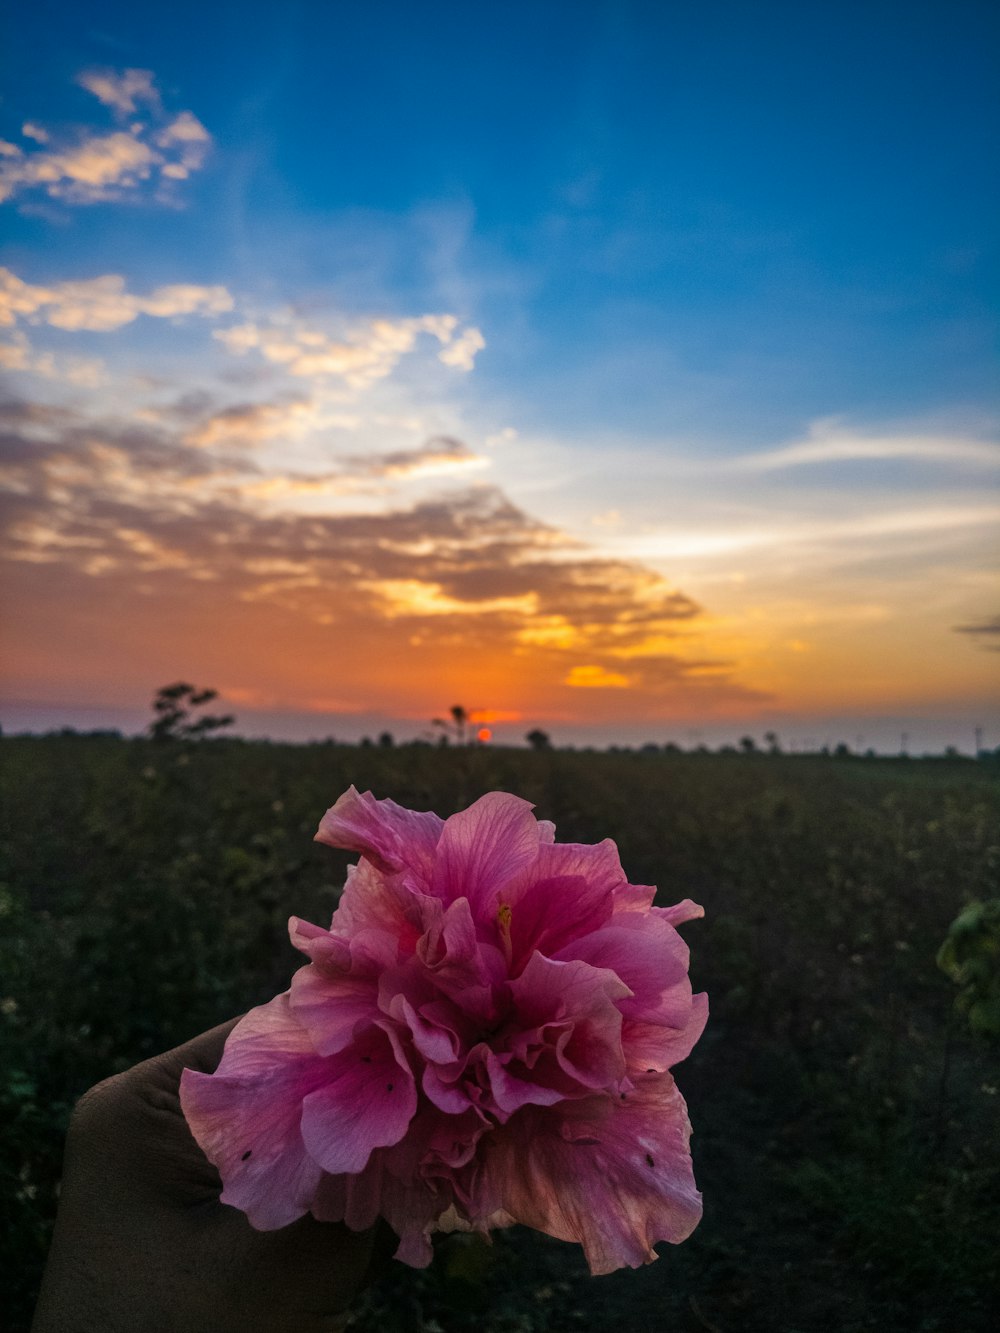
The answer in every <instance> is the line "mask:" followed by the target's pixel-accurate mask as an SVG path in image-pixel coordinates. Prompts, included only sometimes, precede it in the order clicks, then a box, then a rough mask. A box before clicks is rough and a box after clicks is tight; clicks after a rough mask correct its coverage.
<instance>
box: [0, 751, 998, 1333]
mask: <svg viewBox="0 0 1000 1333" xmlns="http://www.w3.org/2000/svg"><path fill="white" fill-rule="evenodd" d="M2 758H3V765H2V770H3V776H2V796H3V812H4V813H3V821H4V822H3V827H2V834H0V837H2V849H0V850H2V858H3V868H2V879H3V884H2V888H0V1121H2V1123H3V1125H4V1132H3V1140H2V1142H3V1146H2V1159H0V1165H2V1172H3V1195H4V1200H5V1202H4V1210H3V1213H4V1215H3V1224H2V1225H3V1231H2V1247H3V1253H2V1255H0V1272H2V1273H3V1275H4V1276H3V1279H2V1281H3V1283H4V1286H5V1287H6V1290H4V1291H3V1292H2V1293H0V1306H2V1307H3V1308H4V1309H5V1310H6V1311H7V1312H8V1316H7V1317H8V1325H7V1326H9V1327H10V1328H11V1329H18V1328H24V1327H26V1326H27V1324H28V1322H29V1320H30V1310H31V1306H32V1302H33V1298H34V1292H35V1289H36V1286H37V1281H38V1278H39V1275H40V1272H41V1267H42V1264H43V1262H44V1256H45V1251H46V1247H47V1243H48V1237H49V1232H50V1227H51V1221H52V1218H53V1215H54V1212H55V1207H56V1200H57V1189H58V1180H59V1171H60V1156H61V1149H62V1136H63V1133H64V1130H65V1126H66V1122H67V1118H68V1115H69V1112H70V1109H71V1107H72V1105H73V1102H74V1101H75V1099H76V1098H77V1097H78V1096H79V1095H80V1094H81V1093H82V1092H83V1091H84V1090H85V1089H86V1088H87V1087H89V1086H90V1085H91V1084H92V1083H94V1082H96V1081H98V1080H99V1079H101V1078H103V1077H105V1076H106V1075H108V1074H110V1073H113V1072H115V1071H117V1070H121V1069H124V1068H126V1067H128V1066H129V1065H131V1064H133V1063H134V1062H136V1061H137V1060H141V1059H143V1058H144V1057H146V1056H148V1055H151V1054H154V1053H156V1052H158V1051H161V1050H164V1049H166V1048H168V1047H170V1046H173V1045H176V1044H178V1043H179V1042H182V1041H184V1040H185V1039H187V1038H188V1037H190V1036H192V1035H194V1034H195V1033H196V1032H199V1031H201V1030H203V1029H205V1028H208V1027H211V1026H213V1025H214V1024H216V1023H218V1022H220V1021H222V1020H223V1019H225V1018H228V1017H230V1016H231V1015H233V1014H236V1013H239V1012H242V1011H243V1010H245V1009H247V1008H248V1007H249V1006H251V1005H253V1004H256V1003H259V1002H261V1001H263V1000H266V999H268V998H269V997H270V996H271V995H273V994H274V993H276V992H277V991H279V990H282V989H284V988H285V986H286V985H287V983H288V980H289V978H290V976H291V974H292V971H293V970H294V968H295V967H296V966H297V965H298V962H299V961H300V960H299V958H298V955H296V954H295V953H294V951H293V950H292V949H291V947H290V945H289V944H288V941H287V936H286V930H285V926H286V921H287V918H288V916H289V915H290V914H291V913H292V912H294V913H296V914H298V915H301V916H303V917H306V918H308V919H310V920H313V921H317V922H320V923H322V924H324V925H325V924H327V922H328V920H329V916H330V913H331V912H332V910H333V907H334V906H335V903H336V899H337V894H338V892H339V888H340V886H341V884H342V883H343V876H344V868H345V866H346V864H347V863H348V860H349V859H350V858H348V857H347V856H339V855H338V854H336V853H331V852H330V851H329V849H327V848H324V847H320V846H317V845H315V844H314V843H313V842H312V835H313V833H314V831H315V828H316V825H317V823H318V820H319V818H320V816H321V814H322V813H323V811H324V810H325V809H326V808H327V806H329V805H330V804H332V803H333V801H334V800H335V799H336V797H337V796H338V795H339V794H340V793H341V792H342V791H343V790H344V789H345V788H346V787H347V786H348V785H349V784H350V783H354V784H355V785H356V786H358V787H359V788H360V789H362V790H364V789H366V788H370V789H371V790H372V791H374V793H375V794H376V795H378V796H391V797H392V798H393V799H394V800H396V801H398V802H400V803H401V804H404V805H408V806H413V807H415V808H423V809H427V808H431V809H434V810H436V811H437V812H438V813H439V814H441V815H448V814H450V813H452V812H453V811H455V810H456V809H459V808H461V807H462V806H464V805H466V804H468V802H470V801H471V800H473V799H475V798H476V797H477V796H479V795H481V794H482V793H483V792H485V791H489V790H494V789H502V790H507V791H512V792H515V793H517V794H518V795H521V796H524V797H527V798H528V799H529V800H531V801H533V802H534V803H535V804H536V806H537V812H538V814H539V816H540V817H544V818H550V819H553V820H555V822H556V826H557V836H558V837H559V839H560V840H561V841H582V842H592V841H597V840H600V839H601V838H604V837H611V838H614V839H615V840H616V842H617V843H618V846H619V849H620V852H621V857H622V862H623V865H624V867H625V869H626V872H627V873H628V875H629V878H630V879H631V880H632V881H633V882H639V883H655V884H657V885H658V886H659V899H658V900H659V901H660V902H663V903H669V902H674V901H676V900H678V899H680V898H683V897H692V898H694V899H695V900H696V901H698V902H701V903H702V904H703V905H704V907H705V911H706V917H705V920H704V921H701V922H692V923H691V924H689V925H687V926H686V927H684V935H685V937H686V939H687V941H688V942H689V944H690V946H691V953H692V963H691V972H692V978H693V981H694V983H695V988H696V989H699V990H702V989H704V990H707V991H708V992H709V995H710V1001H711V1013H712V1017H711V1020H710V1023H709V1027H708V1030H707V1032H706V1034H705V1037H704V1038H703V1040H702V1041H701V1043H700V1045H699V1046H698V1047H697V1048H696V1050H695V1052H694V1054H693V1056H692V1057H691V1058H690V1059H689V1060H688V1061H687V1062H686V1063H684V1064H683V1065H681V1066H679V1067H678V1069H677V1070H676V1071H675V1073H676V1076H677V1081H678V1083H679V1085H680V1087H681V1090H682V1091H683V1093H684V1095H685V1096H686V1098H687V1099H688V1103H689V1107H690V1113H691V1119H692V1122H693V1125H694V1139H693V1152H694V1158H695V1170H696V1176H697V1179H698V1182H699V1185H700V1187H701V1189H702V1190H703V1193H704V1196H705V1216H704V1220H703V1222H702V1224H701V1226H700V1228H699V1229H698V1231H697V1232H696V1233H695V1234H694V1236H693V1237H692V1238H691V1239H690V1240H689V1241H688V1242H687V1243H686V1244H685V1245H683V1246H681V1247H678V1248H671V1247H669V1246H663V1247H661V1258H660V1261H659V1262H658V1263H657V1264H654V1265H651V1266H649V1267H648V1268H645V1269H643V1270H641V1271H639V1272H635V1273H632V1272H624V1273H619V1274H616V1275H613V1276H611V1277H608V1278H602V1279H593V1280H591V1279H590V1278H589V1277H587V1276H586V1271H585V1268H584V1265H583V1263H582V1261H581V1258H580V1255H579V1253H578V1251H577V1249H576V1247H573V1246H568V1245H564V1244H561V1243H559V1242H556V1241H548V1240H547V1239H545V1238H541V1237H539V1236H537V1235H536V1234H534V1233H527V1232H523V1231H520V1230H518V1229H513V1230H512V1231H510V1232H508V1233H503V1234H501V1235H499V1236H498V1237H497V1239H496V1243H495V1245H494V1246H493V1247H492V1248H490V1249H488V1248H486V1247H485V1246H482V1245H480V1244H479V1243H478V1242H472V1241H469V1240H468V1239H467V1238H461V1237H456V1238H453V1239H447V1240H444V1241H443V1242H442V1243H441V1245H440V1249H439V1252H438V1255H437V1258H436V1259H435V1263H434V1265H433V1266H432V1268H431V1269H430V1270H428V1272H426V1273H413V1272H411V1271H410V1270H407V1269H404V1268H402V1267H401V1266H400V1265H393V1267H392V1270H391V1271H390V1273H389V1274H388V1275H387V1277H386V1278H385V1279H384V1281H383V1282H382V1283H381V1285H380V1286H379V1287H378V1288H376V1289H375V1290H374V1291H373V1292H372V1293H371V1294H370V1296H369V1297H368V1298H367V1299H366V1301H365V1303H364V1304H363V1306H362V1308H360V1309H359V1310H358V1313H357V1315H356V1318H355V1322H354V1325H353V1327H354V1328H356V1329H358V1330H362V1331H363V1333H374V1331H375V1330H379V1331H382V1333H397V1331H398V1333H440V1330H444V1333H451V1331H452V1330H465V1329H476V1330H479V1333H521V1331H523V1333H535V1331H536V1330H537V1331H538V1333H541V1331H542V1330H561V1329H616V1330H621V1333H644V1331H645V1330H668V1329H669V1330H682V1331H684V1330H691V1331H692V1333H697V1331H698V1330H702V1329H708V1330H725V1331H726V1333H729V1331H730V1330H741V1333H742V1331H744V1330H746V1331H749V1333H753V1331H754V1330H781V1331H783V1333H794V1331H795V1330H811V1329H831V1330H840V1329H843V1330H854V1329H869V1328H870V1329H882V1330H885V1329H899V1330H903V1329H906V1330H928V1331H930V1330H942V1333H956V1331H959V1330H970V1331H971V1330H978V1329H986V1328H988V1327H992V1326H993V1325H992V1322H991V1316H995V1314H996V1310H995V1307H992V1308H991V1302H992V1301H993V1299H994V1298H995V1293H996V1291H997V1290H998V1283H1000V1272H998V1263H997V1237H998V1235H1000V1143H998V1139H1000V1135H998V1120H1000V1117H998V1109H1000V1069H998V1061H997V1048H996V1045H993V1046H991V1045H990V1044H989V1042H988V1040H987V1038H985V1037H983V1036H977V1035H975V1034H973V1033H971V1032H970V1031H969V1030H968V1026H967V1024H966V1022H965V1019H964V1017H963V1016H962V1015H961V1014H957V1013H956V1012H955V1009H954V999H955V994H956V988H955V986H954V984H953V983H952V981H950V980H949V979H948V977H946V976H945V975H944V974H943V973H942V972H941V971H940V969H939V968H938V967H937V966H936V963H935V956H936V953H937V951H938V949H939V947H940V945H941V944H942V941H943V940H944V938H945V936H946V934H947V931H948V928H949V925H950V924H951V922H952V921H953V920H954V918H955V917H956V916H957V914H958V913H959V912H960V910H961V909H962V907H963V905H964V904H966V903H967V902H969V901H970V900H974V899H988V898H990V897H992V896H995V895H996V892H997V889H996V885H997V882H998V879H1000V874H998V872H1000V782H998V776H1000V772H998V768H997V766H996V761H995V760H994V759H982V760H980V761H979V762H975V761H971V760H960V759H933V760H932V759H928V760H905V759H899V760H880V759H868V760H862V759H854V758H847V757H841V758H834V757H819V756H778V755H764V754H707V753H706V754H679V753H678V754H669V753H664V752H650V753H639V752H632V753H618V754H615V753H583V752H570V751H543V752H538V753H535V752H530V751H523V750H522V751H518V750H502V749H497V750H489V749H476V748H464V749H460V748H458V747H451V748H448V749H439V748H432V747H429V746H405V747H388V746H387V747H378V746H370V747H354V746H346V745H335V744H327V745H312V746H291V745H277V744H263V743H261V744H256V743H245V742H239V741H230V740H226V741H223V740H216V741H213V742H211V743H202V744H185V743H178V742H175V743H169V744H161V745H157V744H155V743H152V742H149V741H137V740H131V741H126V740H121V739H115V738H110V737H109V738H95V737H74V736H67V737H48V738H27V737H25V738H13V739H4V740H3V742H2Z"/></svg>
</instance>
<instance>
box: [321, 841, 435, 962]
mask: <svg viewBox="0 0 1000 1333" xmlns="http://www.w3.org/2000/svg"><path fill="white" fill-rule="evenodd" d="M434 905H435V904H434V900H433V899H427V898H426V897H425V896H424V895H422V894H419V893H414V892H413V891H412V890H411V889H410V888H409V887H408V886H407V884H406V883H405V881H404V876H402V875H397V874H393V873H384V872H383V871H381V870H379V869H378V868H377V867H376V866H374V865H373V864H371V862H369V861H361V862H360V864H358V865H356V866H351V867H350V868H349V869H348V871H347V882H346V883H345V885H344V892H343V893H342V894H341V897H340V902H339V903H338V905H337V910H336V911H335V912H334V914H333V920H332V921H331V922H330V929H331V931H333V932H334V933H335V934H337V935H340V936H342V937H343V938H345V939H348V940H349V941H350V942H351V944H352V945H354V944H357V943H360V942H361V940H362V938H363V939H364V942H365V951H366V953H367V954H369V955H370V956H371V958H372V959H373V960H374V961H375V962H376V963H377V964H379V965H385V963H387V962H389V961H390V960H395V959H396V958H397V957H400V956H404V955H406V954H410V953H412V952H413V950H414V949H415V948H416V944H417V940H418V939H419V938H420V936H421V935H422V934H423V933H424V931H425V930H426V929H427V925H428V924H429V923H428V921H427V920H426V919H425V918H426V916H427V913H428V911H433V907H434Z"/></svg>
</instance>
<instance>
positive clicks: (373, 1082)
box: [302, 1025, 417, 1175]
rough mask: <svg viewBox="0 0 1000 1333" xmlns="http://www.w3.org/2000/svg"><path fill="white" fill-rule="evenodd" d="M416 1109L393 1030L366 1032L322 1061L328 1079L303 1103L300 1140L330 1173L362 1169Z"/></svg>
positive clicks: (395, 1137) (403, 1128) (400, 1134)
mask: <svg viewBox="0 0 1000 1333" xmlns="http://www.w3.org/2000/svg"><path fill="white" fill-rule="evenodd" d="M416 1109H417V1090H416V1086H415V1084H414V1081H413V1074H412V1072H411V1070H410V1067H409V1065H408V1064H407V1061H406V1057H405V1055H404V1054H403V1052H402V1049H401V1047H400V1044H399V1039H398V1037H397V1036H396V1034H395V1031H394V1030H393V1029H392V1028H391V1027H389V1026H388V1025H385V1026H384V1027H383V1026H376V1027H372V1028H369V1029H368V1031H367V1032H365V1033H363V1034H361V1035H360V1036H359V1037H358V1038H357V1039H356V1040H355V1042H354V1043H353V1045H351V1046H349V1047H348V1048H347V1049H346V1050H343V1051H341V1052H340V1054H339V1055H334V1056H331V1057H330V1058H329V1059H328V1061H327V1077H326V1079H325V1081H324V1083H323V1085H322V1087H318V1088H316V1089H315V1091H312V1092H310V1093H309V1094H308V1096H307V1097H306V1098H305V1099H304V1101H303V1103H302V1140H303V1142H304V1143H305V1146H306V1150H307V1151H308V1153H309V1155H310V1156H311V1157H312V1158H313V1160H314V1161H315V1162H318V1163H319V1165H320V1166H321V1167H322V1168H323V1170H324V1171H328V1172H330V1174H331V1175H338V1174H339V1173H340V1172H343V1171H349V1172H356V1171H361V1170H363V1169H364V1167H365V1164H366V1163H367V1161H368V1158H369V1157H370V1156H371V1153H372V1150H373V1149H374V1148H384V1147H386V1146H387V1145H388V1144H392V1143H398V1142H399V1140H400V1139H401V1138H402V1137H403V1135H404V1134H405V1133H406V1127H407V1125H408V1124H409V1123H410V1121H411V1120H412V1118H413V1114H414V1112H415V1111H416Z"/></svg>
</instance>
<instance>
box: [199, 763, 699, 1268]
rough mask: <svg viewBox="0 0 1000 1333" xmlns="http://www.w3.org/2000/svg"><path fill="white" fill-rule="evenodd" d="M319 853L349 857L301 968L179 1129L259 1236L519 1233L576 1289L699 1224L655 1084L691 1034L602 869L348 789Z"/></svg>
mask: <svg viewBox="0 0 1000 1333" xmlns="http://www.w3.org/2000/svg"><path fill="white" fill-rule="evenodd" d="M316 837H317V840H318V841H320V842H324V843H328V844H330V846H333V847H342V848H347V849H349V850H352V851H357V852H360V853H361V859H360V861H359V863H358V864H357V865H356V866H352V867H351V869H350V871H349V872H348V878H347V883H346V886H345V888H344V892H343V895H342V897H341V899H340V902H339V904H338V906H337V910H336V911H335V912H334V914H333V920H332V922H331V923H330V928H329V929H325V928H323V927H321V926H314V925H310V924H309V923H308V922H306V921H301V920H299V919H298V918H297V917H292V919H291V921H290V923H289V930H290V933H291V938H292V942H293V943H294V944H295V945H296V947H297V948H299V949H300V950H301V951H302V952H303V953H304V954H305V955H306V956H307V957H308V958H309V959H310V961H309V963H308V964H307V965H306V966H304V967H302V968H301V969H300V970H299V971H298V972H297V973H296V974H295V976H294V977H293V979H292V984H291V987H290V989H289V990H288V991H287V992H285V994H283V995H279V996H277V997H276V998H275V999H273V1000H271V1001H270V1003H268V1004H265V1005H262V1006H261V1007H260V1008H257V1009H254V1010H252V1011H251V1012H250V1013H249V1014H247V1015H246V1017H245V1018H244V1019H243V1020H242V1021H241V1022H240V1023H239V1024H238V1025H237V1026H236V1028H234V1030H233V1032H232V1034H231V1035H230V1037H229V1039H228V1041H227V1043H226V1049H225V1052H224V1054H223V1057H222V1061H221V1063H220V1065H219V1067H218V1069H217V1070H216V1072H215V1073H214V1074H202V1073H198V1072H195V1071H193V1070H185V1072H184V1076H183V1079H182V1082H181V1104H182V1106H183V1109H184V1113H185V1115H186V1117H187V1120H188V1123H189V1125H190V1127H191V1130H192V1132H193V1134H194V1137H195V1138H196V1140H197V1141H198V1143H199V1144H200V1145H201V1147H202V1149H203V1151H204V1152H205V1154H206V1156H207V1157H208V1158H209V1159H210V1160H211V1161H212V1162H213V1163H214V1164H215V1165H216V1167H217V1168H218V1170H219V1173H220V1175H221V1177H222V1182H223V1192H222V1196H221V1197H222V1200H223V1202H225V1203H228V1204H232V1205H234V1206H235V1207H237V1208H241V1209H242V1210H243V1211H244V1212H245V1213H246V1214H247V1216H248V1218H249V1219H250V1222H251V1223H252V1225H253V1226H255V1227H257V1228H260V1229H262V1230H269V1229H273V1228H276V1227H282V1226H286V1225H287V1224H288V1223H290V1222H293V1221H294V1220H295V1219H296V1218H298V1217H301V1216H302V1215H303V1214H304V1213H307V1212H310V1213H312V1214H313V1215H314V1216H315V1217H317V1218H319V1219H320V1220H322V1221H344V1222H346V1223H347V1225H348V1226H349V1227H352V1228H354V1229H355V1230H361V1229H363V1228H365V1227H369V1226H371V1225H373V1224H374V1222H375V1221H376V1219H377V1218H378V1217H380V1216H381V1217H383V1218H385V1220H386V1221H387V1222H388V1223H389V1225H390V1226H391V1227H392V1229H393V1230H394V1231H395V1233H396V1234H397V1236H398V1237H399V1249H398V1251H397V1258H399V1259H401V1260H403V1261H404V1262H405V1263H408V1264H412V1265H413V1266H415V1267H421V1266H423V1265H425V1264H427V1263H429V1262H430V1259H431V1255H432V1249H431V1243H430V1237H431V1235H432V1234H433V1233H434V1232H435V1231H446V1230H454V1229H456V1228H459V1229H463V1230H468V1229H472V1230H476V1231H479V1232H481V1233H483V1234H486V1235H488V1234H489V1231H490V1228H492V1227H498V1226H507V1225H510V1224H511V1223H514V1222H520V1223H525V1224H527V1225H528V1226H531V1227H535V1228H537V1229H538V1230H540V1231H544V1232H546V1233H548V1234H549V1235H550V1236H557V1237H559V1238H561V1239H563V1240H572V1241H578V1242H580V1244H581V1245H582V1246H583V1248H584V1251H585V1253H586V1257H587V1260H588V1263H589V1264H590V1268H591V1271H592V1272H593V1273H608V1272H611V1271H613V1270H614V1269H616V1268H620V1267H623V1266H625V1265H628V1266H630V1267H637V1266H638V1265H639V1264H642V1263H647V1262H649V1261H651V1260H653V1259H655V1258H656V1257H657V1256H656V1253H655V1251H654V1249H653V1246H654V1245H655V1244H656V1243H657V1242H658V1241H664V1240H665V1241H671V1242H678V1241H682V1240H684V1239H685V1237H686V1236H688V1235H689V1234H690V1233H691V1231H692V1230H693V1229H694V1227H695V1226H696V1225H697V1223H698V1220H699V1218H700V1216H701V1196H700V1195H699V1193H698V1191H697V1189H696V1188H695V1184H694V1177H693V1173H692V1167H691V1157H690V1152H689V1149H688V1140H689V1138H690V1132H691V1131H690V1125H689V1122H688V1117H687V1109H686V1107H685V1104H684V1100H683V1098H682V1097H681V1095H680V1093H679V1092H678V1090H677V1087H676V1085H675V1084H674V1080H673V1078H672V1077H671V1075H670V1073H669V1072H668V1071H669V1069H670V1068H671V1066H673V1065H675V1064H676V1063H677V1062H678V1061H679V1060H683V1059H684V1057H685V1056H686V1055H687V1054H688V1053H689V1052H690V1050H691V1048H692V1046H693V1045H694V1044H695V1042H696V1041H697V1039H698V1037H699V1036H700V1035H701V1031H702V1029H703V1027H704V1025H705V1020H706V1018H707V1014H708V1005H707V998H706V996H704V995H695V996H692V994H691V986H690V982H689V980H688V950H687V947H686V945H685V944H684V943H683V941H682V940H681V938H680V936H679V935H678V933H677V930H676V927H677V925H679V924H680V923H681V922H683V921H687V920H690V919H691V918H693V917H699V916H701V915H702V909H701V908H700V907H698V906H696V905H695V904H694V903H692V902H690V901H689V900H685V901H684V902H681V903H679V904H677V905H676V906H674V907H667V908H660V907H654V906H653V905H652V904H653V895H654V890H653V889H652V888H648V887H643V886H638V885H633V884H629V883H628V881H627V879H626V877H625V874H624V872H623V870H622V867H621V863H620V861H619V858H618V851H617V849H616V847H615V844H614V843H613V842H611V841H610V840H606V841H604V842H601V843H598V844H596V845H594V846H589V845H581V844H575V843H557V842H556V841H555V830H554V827H553V825H552V824H550V823H547V822H545V821H538V820H536V819H535V817H534V815H533V814H532V807H531V806H530V805H529V804H528V802H527V801H523V800H521V799H519V798H518V797H516V796H510V795H507V794H505V793H503V792H493V793H491V794H490V795H488V796H484V797H482V799H481V800H478V801H476V802H475V804H474V805H472V806H470V807H469V808H468V809H467V810H464V811H462V812H461V813H460V814H457V815H453V816H452V817H451V818H450V819H448V820H442V819H439V818H438V816H437V815H435V814H431V813H420V812H417V811H412V810H406V809H404V808H403V807H401V806H399V805H396V804H395V803H394V802H393V801H380V800H376V799H375V798H374V797H373V796H372V795H371V793H369V792H366V793H365V794H363V795H361V794H359V793H358V792H357V791H355V789H354V788H353V787H352V788H351V789H350V790H349V791H348V792H346V793H345V794H344V795H343V796H342V797H341V798H340V800H339V801H337V803H336V805H334V806H333V808H332V809H331V810H328V811H327V813H326V815H325V816H324V817H323V820H322V822H321V824H320V827H319V832H318V833H317V835H316Z"/></svg>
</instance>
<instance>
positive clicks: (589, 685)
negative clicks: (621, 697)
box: [566, 665, 629, 690]
mask: <svg viewBox="0 0 1000 1333" xmlns="http://www.w3.org/2000/svg"><path fill="white" fill-rule="evenodd" d="M566 684H567V685H572V686H573V687H574V688H575V689H586V690H626V689H628V686H629V679H628V676H623V675H622V674H621V672H620V671H608V670H607V669H606V668H605V667H602V666H596V665H591V666H575V667H573V668H572V669H571V671H570V673H569V675H568V676H567V677H566Z"/></svg>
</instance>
